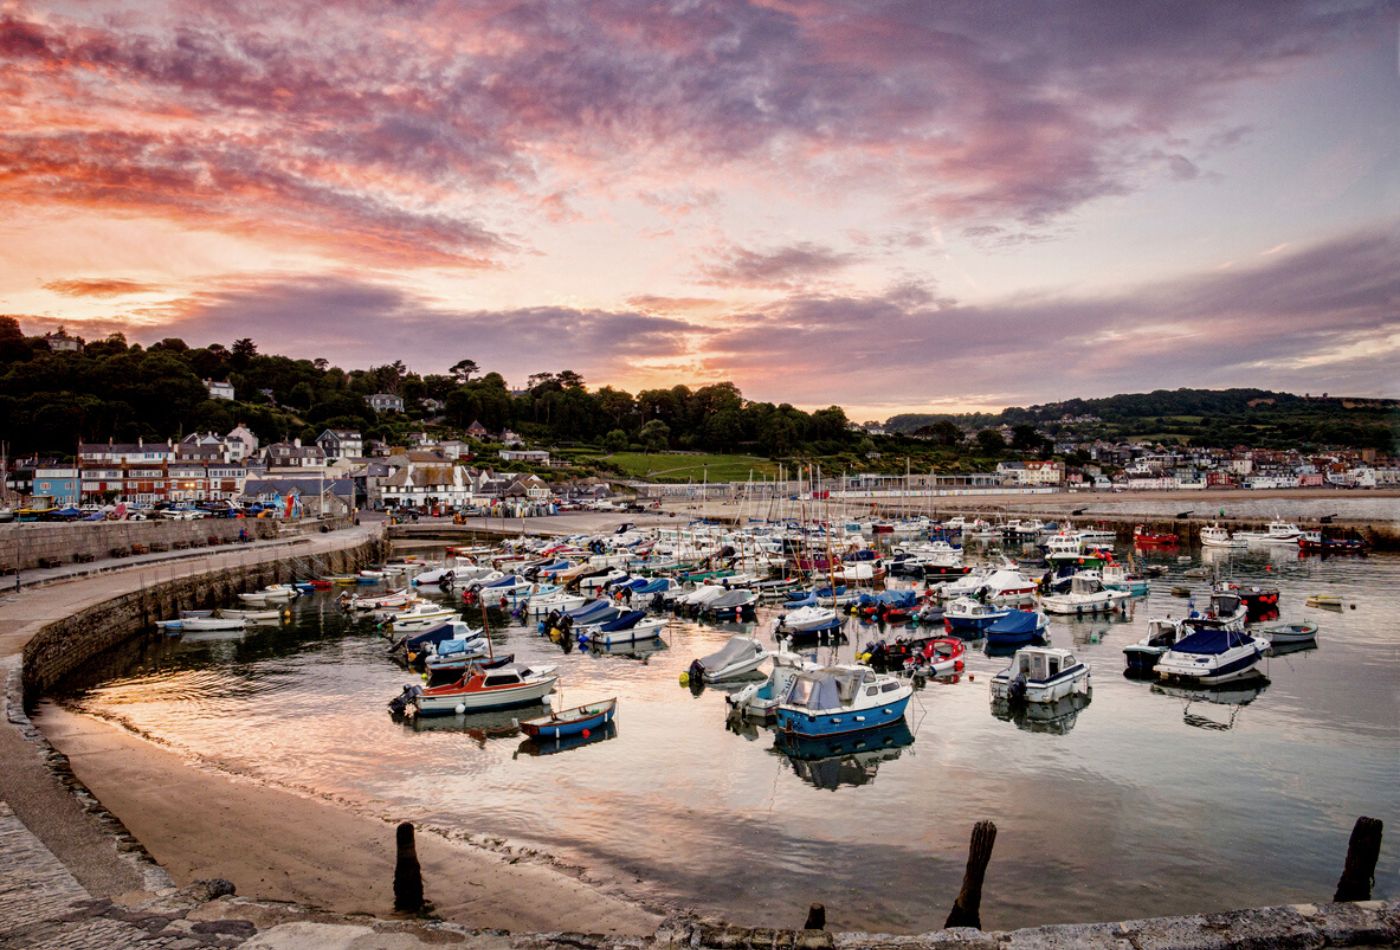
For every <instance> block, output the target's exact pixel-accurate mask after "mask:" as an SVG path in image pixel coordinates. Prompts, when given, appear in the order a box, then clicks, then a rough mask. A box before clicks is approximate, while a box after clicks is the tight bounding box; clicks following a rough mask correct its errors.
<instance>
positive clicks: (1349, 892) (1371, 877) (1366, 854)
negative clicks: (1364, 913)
mask: <svg viewBox="0 0 1400 950" xmlns="http://www.w3.org/2000/svg"><path fill="white" fill-rule="evenodd" d="M1384 827H1385V825H1384V824H1383V823H1382V822H1381V820H1380V819H1379V818H1367V817H1365V816H1364V815H1363V816H1362V817H1360V818H1358V819H1356V824H1355V826H1353V827H1352V829H1351V840H1350V841H1348V842H1347V863H1346V865H1345V866H1343V868H1342V879H1341V880H1339V881H1338V882H1337V893H1336V894H1335V895H1334V896H1333V897H1332V899H1333V900H1334V901H1368V900H1370V899H1371V886H1372V885H1373V884H1375V883H1376V861H1378V860H1379V859H1380V856H1381V831H1382V829H1383V828H1384Z"/></svg>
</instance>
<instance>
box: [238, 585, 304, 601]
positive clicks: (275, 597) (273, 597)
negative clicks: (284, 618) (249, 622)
mask: <svg viewBox="0 0 1400 950" xmlns="http://www.w3.org/2000/svg"><path fill="white" fill-rule="evenodd" d="M299 596H301V591H299V590H297V589H296V588H295V587H293V586H291V585H290V584H270V585H268V586H267V587H264V588H263V589H262V590H258V591H253V592H252V593H248V594H239V595H238V599H239V600H241V601H243V602H244V603H245V604H259V605H266V604H280V603H285V602H286V601H289V600H295V599H296V598H297V597H299Z"/></svg>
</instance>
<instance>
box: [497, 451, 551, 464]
mask: <svg viewBox="0 0 1400 950" xmlns="http://www.w3.org/2000/svg"><path fill="white" fill-rule="evenodd" d="M500 456H501V461H502V462H531V463H534V464H537V465H548V464H549V453H548V452H547V451H545V450H544V449H501V451H500Z"/></svg>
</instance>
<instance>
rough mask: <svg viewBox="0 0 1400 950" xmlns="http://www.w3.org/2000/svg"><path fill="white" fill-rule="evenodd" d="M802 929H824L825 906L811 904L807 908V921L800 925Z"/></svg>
mask: <svg viewBox="0 0 1400 950" xmlns="http://www.w3.org/2000/svg"><path fill="white" fill-rule="evenodd" d="M802 929H803V930H825V929H826V906H825V905H824V904H813V905H812V906H811V907H809V908H807V922H806V923H805V924H803V925H802Z"/></svg>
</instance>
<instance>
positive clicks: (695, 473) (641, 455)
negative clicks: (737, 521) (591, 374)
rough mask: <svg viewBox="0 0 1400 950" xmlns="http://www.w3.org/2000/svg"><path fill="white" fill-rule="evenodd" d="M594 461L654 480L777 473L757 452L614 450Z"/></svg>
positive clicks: (736, 477) (723, 479) (739, 479)
mask: <svg viewBox="0 0 1400 950" xmlns="http://www.w3.org/2000/svg"><path fill="white" fill-rule="evenodd" d="M590 461H596V462H597V464H599V465H604V466H607V467H608V468H612V469H616V470H617V471H619V472H622V473H623V474H624V475H626V476H628V477H629V478H642V479H646V480H648V481H654V482H688V481H696V482H699V481H704V480H706V477H707V473H708V480H709V481H712V482H742V481H747V480H748V477H749V473H750V472H753V477H754V478H755V479H760V478H764V477H767V478H772V477H773V475H774V474H776V472H777V466H776V465H774V464H773V463H772V462H771V461H769V460H768V459H765V458H759V457H758V456H754V455H707V454H704V453H695V454H691V453H689V452H658V453H656V454H654V455H649V454H647V453H645V452H614V453H613V454H611V455H604V456H600V457H599V458H597V459H596V460H590Z"/></svg>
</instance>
